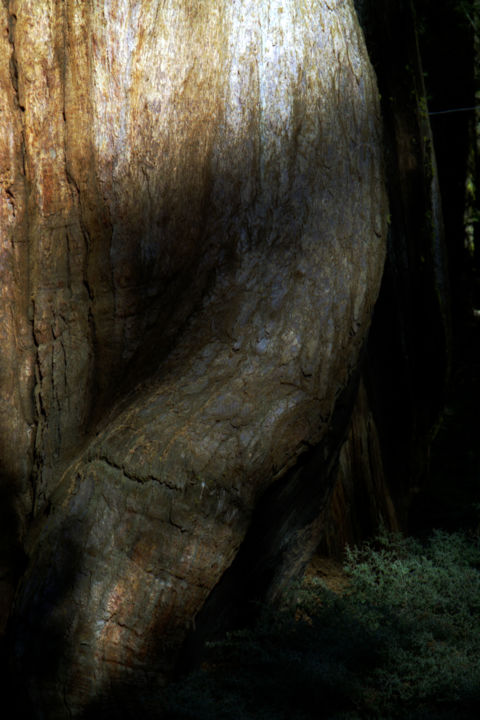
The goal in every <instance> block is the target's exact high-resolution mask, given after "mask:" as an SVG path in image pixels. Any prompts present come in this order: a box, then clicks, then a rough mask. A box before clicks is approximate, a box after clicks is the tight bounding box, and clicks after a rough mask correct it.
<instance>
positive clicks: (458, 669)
mask: <svg viewBox="0 0 480 720" xmlns="http://www.w3.org/2000/svg"><path fill="white" fill-rule="evenodd" d="M479 568H480V545H479V543H478V541H477V540H476V539H473V538H468V537H466V536H465V535H462V534H447V533H444V532H435V533H434V534H433V535H432V537H431V538H430V539H429V541H428V542H426V543H425V544H421V543H419V542H418V541H416V540H413V539H405V538H403V537H401V536H391V535H390V536H388V535H385V534H384V535H382V536H380V537H379V538H377V540H376V541H375V543H372V544H369V545H365V546H363V547H361V548H356V549H350V550H349V551H348V553H347V562H346V565H345V572H346V573H347V576H348V578H349V585H348V590H347V591H346V592H344V593H343V594H342V595H336V594H334V593H333V592H331V591H329V590H328V589H327V587H326V586H325V585H324V584H323V583H322V582H320V581H319V580H316V579H313V580H308V581H304V582H303V583H302V585H301V586H298V587H295V588H292V589H291V591H290V596H289V598H288V602H286V604H285V607H284V608H283V609H282V610H281V611H280V612H278V611H277V612H276V613H274V612H272V611H268V610H265V611H264V613H263V614H262V617H261V620H260V622H259V623H258V625H257V627H256V628H255V629H254V630H248V631H246V630H245V631H242V632H237V633H233V634H231V635H229V636H228V637H227V638H226V639H225V640H224V641H223V642H220V643H215V644H213V645H212V646H211V647H210V649H209V654H208V658H207V661H206V663H205V666H204V668H203V669H202V670H201V671H199V672H197V673H196V674H194V675H192V676H190V677H189V678H188V679H186V680H185V681H184V682H182V683H179V684H176V685H174V686H171V688H170V691H169V694H168V696H167V698H166V700H165V710H166V713H165V714H166V717H168V718H171V719H172V720H187V718H192V720H193V718H195V720H207V718H208V719H209V720H210V719H211V718H216V719H217V718H218V720H223V719H225V720H227V719H229V718H235V720H281V719H283V718H284V719H285V720H286V719H287V718H289V719H291V720H307V719H309V718H317V719H318V718H336V719H337V720H340V719H343V720H357V719H359V718H382V719H385V720H386V719H388V718H392V719H394V718H402V719H404V718H409V719H412V720H414V719H418V720H420V719H421V718H422V719H424V720H426V719H427V718H429V719H430V720H434V719H436V720H440V719H441V718H444V719H445V720H446V719H447V718H452V717H455V718H474V717H475V718H476V717H479V716H480V661H479V658H480V571H479Z"/></svg>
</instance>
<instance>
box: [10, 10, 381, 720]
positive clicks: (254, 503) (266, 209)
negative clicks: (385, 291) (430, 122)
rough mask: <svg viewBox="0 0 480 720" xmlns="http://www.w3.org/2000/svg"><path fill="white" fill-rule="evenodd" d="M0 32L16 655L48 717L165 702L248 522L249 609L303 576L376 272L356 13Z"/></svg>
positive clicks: (29, 16) (373, 117) (176, 16)
mask: <svg viewBox="0 0 480 720" xmlns="http://www.w3.org/2000/svg"><path fill="white" fill-rule="evenodd" d="M0 13H1V23H2V35H1V40H0V42H1V45H0V48H1V53H0V92H1V98H2V115H1V116H0V147H1V153H0V163H1V168H0V173H1V174H0V181H1V186H0V189H1V195H0V218H1V220H2V245H1V253H2V255H1V259H2V262H1V265H0V272H1V273H2V303H1V306H0V314H1V320H2V322H1V330H0V333H1V342H2V348H3V354H2V374H1V377H0V383H1V385H0V407H1V416H0V422H1V423H2V427H1V442H2V472H4V475H5V481H4V485H5V487H6V488H8V492H7V496H8V503H9V504H8V507H9V508H10V511H9V512H10V515H9V517H10V518H11V523H12V525H15V533H14V535H15V538H16V539H17V540H18V541H19V542H20V541H23V539H24V536H25V531H26V524H27V523H26V519H27V517H29V516H31V517H33V521H32V522H31V526H30V528H29V531H28V534H27V536H26V539H25V548H26V552H27V555H28V560H29V562H28V567H27V569H26V572H25V574H24V576H23V579H22V582H21V585H20V588H19V591H18V596H17V600H16V610H15V617H14V619H13V621H12V633H13V635H14V648H13V653H14V662H15V666H16V668H17V671H18V674H19V677H21V678H23V681H24V682H23V684H24V687H25V694H26V695H27V696H28V697H29V699H30V701H31V708H33V709H31V712H32V713H33V715H32V717H35V716H38V717H45V716H47V717H48V718H49V719H50V718H51V719H52V720H54V719H55V718H64V717H65V718H67V717H80V716H81V715H82V713H83V712H84V711H85V709H86V708H87V707H88V705H89V704H90V703H93V702H95V701H96V700H98V698H99V697H102V696H105V695H107V696H108V693H109V691H110V690H111V688H112V687H115V686H116V685H118V686H120V685H123V686H126V687H137V686H138V685H139V684H141V683H142V682H145V683H147V684H148V683H150V682H159V683H161V682H164V681H165V680H167V679H168V677H169V675H170V673H171V671H172V669H173V668H174V666H175V664H176V662H177V659H178V658H179V657H180V651H181V648H182V645H183V644H184V642H185V641H187V646H188V638H190V636H191V633H190V631H191V629H192V627H193V625H194V619H195V617H196V616H197V614H199V613H201V611H202V607H203V606H204V604H205V602H206V601H207V598H209V602H210V607H213V606H215V603H214V601H213V600H212V599H211V598H212V597H214V596H213V594H212V591H213V590H214V588H215V587H216V586H219V584H220V583H221V580H222V577H224V576H225V573H226V571H227V570H228V569H229V568H230V567H231V568H235V567H236V568H237V570H233V571H232V572H236V573H237V579H236V580H235V582H238V577H240V576H241V577H243V585H244V587H245V588H247V590H246V593H245V599H246V601H248V599H249V592H248V587H249V576H248V568H246V563H243V565H242V562H241V561H239V562H238V563H237V564H236V565H235V558H236V557H237V555H238V554H239V553H238V551H239V548H240V547H241V546H242V543H243V547H246V545H245V542H246V543H247V546H248V542H251V540H250V541H249V540H248V529H249V527H250V529H251V528H255V532H256V533H258V532H259V527H260V529H261V527H262V524H261V523H260V524H259V522H258V517H263V518H266V519H267V518H268V522H269V523H270V525H269V527H268V528H266V529H267V530H268V533H266V536H265V537H263V538H262V539H261V541H260V542H259V548H260V550H259V552H260V551H261V553H263V555H262V557H259V558H257V559H258V562H259V564H258V568H257V570H256V571H255V573H254V576H255V583H253V580H252V583H253V584H254V585H255V587H256V588H257V590H258V587H259V578H260V576H261V577H262V583H263V585H262V588H261V593H262V594H263V595H265V596H268V597H274V596H275V593H276V592H277V590H278V588H281V587H282V586H283V584H284V583H285V581H286V579H288V577H290V576H291V575H292V574H293V573H295V572H297V571H298V570H299V569H300V568H301V566H302V565H303V564H304V563H305V562H306V560H307V559H308V555H309V553H310V554H311V552H313V550H314V548H315V545H316V543H317V541H318V538H319V535H320V529H319V518H321V517H322V510H323V509H324V505H325V497H326V494H327V491H328V488H329V483H330V480H331V469H332V467H333V466H334V465H335V460H336V457H337V456H338V452H339V448H340V445H341V442H342V440H343V437H344V433H345V430H346V426H347V422H348V418H349V413H350V412H351V408H352V407H353V401H354V399H355V394H356V387H357V385H356V383H357V373H356V368H357V365H358V362H359V356H360V352H361V349H362V347H363V345H364V342H365V339H366V336H367V331H368V329H369V325H370V320H371V313H372V309H373V305H374V303H375V300H376V298H377V294H378V290H379V285H380V279H381V276H382V271H383V264H384V257H385V241H386V225H387V203H386V195H385V190H384V177H383V165H382V144H381V137H380V135H381V131H380V127H381V123H380V116H379V103H378V92H377V87H376V82H375V78H374V74H373V71H372V68H371V66H370V63H369V59H368V56H367V53H366V50H365V46H364V41H363V35H362V32H361V30H360V28H359V25H358V22H357V19H356V15H355V12H354V8H353V3H352V2H350V1H349V0H348V1H347V0H329V1H328V2H327V1H326V0H316V1H314V2H311V1H309V2H298V0H284V1H283V2H282V3H280V2H276V0H266V1H265V2H261V3H259V2H256V1H253V0H251V1H249V0H235V1H234V2H230V1H229V2H217V1H215V2H213V1H212V2H209V1H205V2H202V3H190V2H186V1H184V2H176V1H175V2H174V1H173V0H167V2H158V1H155V0H139V1H138V2H135V3H134V2H127V1H126V0H125V1H121V0H118V1H116V2H114V1H113V0H112V1H111V2H104V3H90V2H80V1H77V0H67V1H66V2H63V1H62V2H61V1H60V0H35V2H34V1H33V0H30V1H28V0H24V1H22V0H17V1H16V2H9V3H8V2H7V3H5V2H4V3H3V4H2V6H1V10H0ZM339 398H341V399H342V400H343V401H344V402H345V403H346V404H345V407H343V406H342V407H340V406H339ZM345 408H347V410H345ZM261 499H262V500H261ZM269 499H271V506H270V511H269V507H268V501H269ZM260 500H261V503H260V505H261V513H263V515H262V514H260V516H258V513H257V515H256V512H257V510H258V507H259V502H260ZM271 508H278V509H279V512H278V513H276V512H275V513H273V512H272V510H271ZM255 517H257V520H255ZM276 523H277V524H276ZM260 535H261V533H260ZM267 535H268V537H267ZM250 537H252V536H251V535H250ZM254 537H256V535H255V536H254ZM246 538H247V539H246ZM5 557H6V558H7V554H5ZM262 562H263V563H264V564H263V565H262ZM263 567H267V568H268V569H269V572H268V573H267V572H266V573H263V571H262V572H261V568H263ZM239 568H240V569H239ZM7 569H8V568H7ZM239 573H240V575H239ZM242 573H243V576H242V575H241V574H242ZM5 577H7V575H5ZM9 577H10V576H9ZM11 578H13V574H12V576H11ZM9 582H10V586H9V587H11V586H12V583H13V580H12V579H10V580H9ZM252 587H253V585H252ZM252 592H254V591H253V590H252ZM259 592H260V591H259ZM5 612H8V608H5ZM207 625H208V622H206V623H205V627H206V626H207ZM106 702H107V701H106ZM111 702H112V703H113V702H114V701H113V700H112V701H111ZM35 713H36V715H35Z"/></svg>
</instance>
